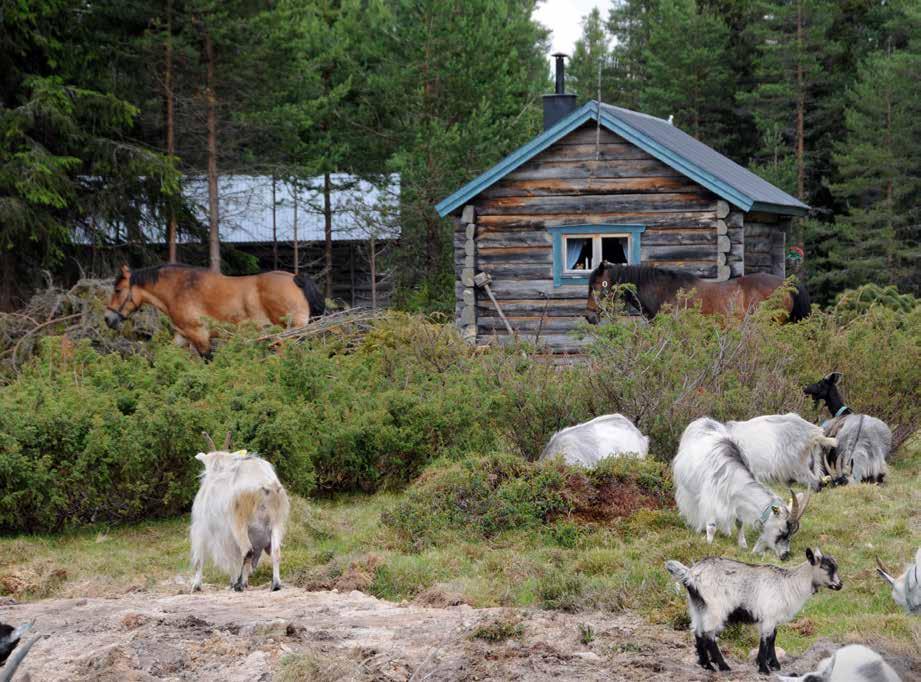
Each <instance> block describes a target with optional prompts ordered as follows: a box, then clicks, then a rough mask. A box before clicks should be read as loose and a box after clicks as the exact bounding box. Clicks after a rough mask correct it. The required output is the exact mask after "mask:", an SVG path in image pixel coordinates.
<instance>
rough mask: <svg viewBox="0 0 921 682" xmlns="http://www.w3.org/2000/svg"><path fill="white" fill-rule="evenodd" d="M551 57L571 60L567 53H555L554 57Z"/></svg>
mask: <svg viewBox="0 0 921 682" xmlns="http://www.w3.org/2000/svg"><path fill="white" fill-rule="evenodd" d="M550 56H551V57H556V58H557V59H559V58H560V57H566V58H567V59H568V58H569V55H568V54H566V53H565V52H554V53H553V54H552V55H550Z"/></svg>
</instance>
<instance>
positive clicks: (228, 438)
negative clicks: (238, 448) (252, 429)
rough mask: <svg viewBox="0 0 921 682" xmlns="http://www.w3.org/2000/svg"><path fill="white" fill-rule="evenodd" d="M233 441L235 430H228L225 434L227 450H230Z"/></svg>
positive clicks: (225, 447)
mask: <svg viewBox="0 0 921 682" xmlns="http://www.w3.org/2000/svg"><path fill="white" fill-rule="evenodd" d="M231 441H233V432H232V431H228V432H227V435H226V436H224V449H225V450H230V443H231Z"/></svg>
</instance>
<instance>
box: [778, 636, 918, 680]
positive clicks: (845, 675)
mask: <svg viewBox="0 0 921 682" xmlns="http://www.w3.org/2000/svg"><path fill="white" fill-rule="evenodd" d="M775 677H776V678H777V679H778V680H780V682H901V678H900V677H899V676H898V673H896V672H895V670H893V669H892V667H891V666H890V665H889V664H888V663H886V661H884V660H883V657H882V656H880V655H879V654H878V653H876V652H875V651H873V649H869V648H867V647H865V646H864V645H863V644H851V645H849V646H846V647H842V648H841V649H838V650H837V651H836V652H835V653H834V655H832V656H829V657H828V658H826V659H823V660H822V662H821V663H819V667H818V668H816V670H815V672H811V673H806V674H805V675H803V676H802V677H788V676H785V675H775Z"/></svg>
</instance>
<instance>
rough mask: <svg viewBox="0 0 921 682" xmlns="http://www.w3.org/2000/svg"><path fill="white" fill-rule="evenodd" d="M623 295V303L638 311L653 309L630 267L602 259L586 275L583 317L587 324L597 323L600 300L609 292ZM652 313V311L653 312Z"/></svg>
mask: <svg viewBox="0 0 921 682" xmlns="http://www.w3.org/2000/svg"><path fill="white" fill-rule="evenodd" d="M612 293H613V294H614V295H616V296H623V299H624V303H626V304H627V306H628V307H633V308H636V309H637V310H639V311H640V312H645V311H647V310H653V311H654V310H655V309H656V308H657V306H653V305H652V303H651V302H648V301H646V300H644V299H643V298H642V297H643V292H642V291H641V290H640V289H639V287H638V286H637V284H636V282H635V281H634V278H633V276H632V275H631V267H630V266H626V265H620V264H618V263H611V262H609V261H602V262H601V265H599V266H598V267H597V268H595V269H594V270H592V273H591V274H590V275H589V277H588V301H587V302H586V304H585V319H586V320H588V322H589V324H598V322H599V321H600V320H601V303H600V302H601V300H602V299H603V298H605V297H607V296H610V295H611V294H612ZM653 314H654V312H653Z"/></svg>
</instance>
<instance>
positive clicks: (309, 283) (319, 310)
mask: <svg viewBox="0 0 921 682" xmlns="http://www.w3.org/2000/svg"><path fill="white" fill-rule="evenodd" d="M294 283H295V284H296V285H297V286H298V287H300V289H301V291H303V292H304V298H306V299H307V305H309V306H310V318H311V319H313V318H314V317H320V315H322V314H323V313H325V312H326V299H325V298H324V297H323V294H322V293H321V292H320V289H319V288H318V287H317V285H316V283H315V282H314V281H313V280H312V279H311V278H310V277H308V276H307V275H304V274H298V275H295V276H294Z"/></svg>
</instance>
